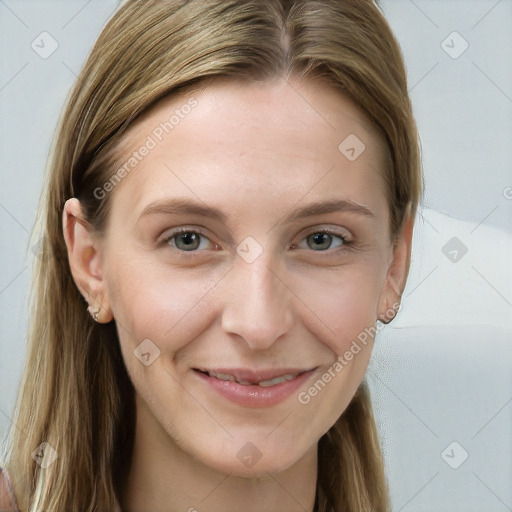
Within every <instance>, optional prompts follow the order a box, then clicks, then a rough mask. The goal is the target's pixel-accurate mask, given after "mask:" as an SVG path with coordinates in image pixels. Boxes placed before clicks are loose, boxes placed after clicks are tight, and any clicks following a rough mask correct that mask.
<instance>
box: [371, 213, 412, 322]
mask: <svg viewBox="0 0 512 512" xmlns="http://www.w3.org/2000/svg"><path fill="white" fill-rule="evenodd" d="M413 224H414V220H413V218H412V217H411V214H410V208H409V209H408V210H407V214H406V217H405V220H404V222H403V226H402V229H401V230H400V232H399V233H398V235H397V237H396V239H395V241H394V244H393V254H392V259H391V262H390V264H389V267H388V272H387V274H386V279H385V282H384V286H383V288H382V293H381V296H380V300H379V306H378V319H379V320H380V321H381V322H382V323H385V324H388V323H389V322H391V320H393V318H394V317H395V315H396V314H397V312H398V308H399V307H400V301H401V299H402V293H403V291H404V288H405V283H406V281H407V275H408V273H409V266H410V262H411V247H412V232H413Z"/></svg>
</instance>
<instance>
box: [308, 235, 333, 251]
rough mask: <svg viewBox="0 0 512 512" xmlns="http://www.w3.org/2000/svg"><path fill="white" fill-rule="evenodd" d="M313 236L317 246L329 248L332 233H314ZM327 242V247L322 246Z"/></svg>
mask: <svg viewBox="0 0 512 512" xmlns="http://www.w3.org/2000/svg"><path fill="white" fill-rule="evenodd" d="M312 238H313V240H314V241H315V244H316V245H315V247H317V248H318V247H320V248H328V247H329V245H330V243H329V238H330V235H329V234H327V233H315V234H314V235H312ZM326 242H327V247H321V245H322V244H324V246H325V243H326Z"/></svg>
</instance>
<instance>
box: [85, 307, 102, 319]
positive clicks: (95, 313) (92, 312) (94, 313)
mask: <svg viewBox="0 0 512 512" xmlns="http://www.w3.org/2000/svg"><path fill="white" fill-rule="evenodd" d="M87 311H88V312H89V313H90V314H91V316H92V318H93V319H94V321H95V322H97V321H98V320H99V318H100V308H98V309H97V310H96V311H93V309H92V306H88V307H87Z"/></svg>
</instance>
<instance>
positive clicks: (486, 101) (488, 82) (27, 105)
mask: <svg viewBox="0 0 512 512" xmlns="http://www.w3.org/2000/svg"><path fill="white" fill-rule="evenodd" d="M381 4H382V6H383V9H384V11H385V14H386V16H387V18H388V20H389V22H390V24H391V26H392V28H393V30H394V31H395V33H396V35H397V37H398V39H399V42H400V44H401V46H402V49H403V52H404V56H405V59H406V65H407V70H408V76H409V83H410V93H411V98H412V101H413V106H414V111H415V115H416V119H417V122H418V126H419V130H420V135H421V140H422V147H423V165H424V173H425V181H426V191H425V199H424V202H423V208H422V210H421V212H420V213H419V216H418V223H417V226H416V228H415V235H416V237H415V242H414V250H413V263H412V267H411V274H410V279H409V282H408V285H407V288H406V291H405V293H404V297H405V299H404V307H403V309H402V311H401V312H400V313H399V316H398V318H397V319H396V320H395V322H393V323H392V324H391V325H390V326H388V327H386V328H385V329H384V330H383V331H382V332H381V333H380V334H379V337H378V340H377V344H376V347H375V350H374V354H373V356H372V361H371V363H370V368H369V371H368V382H369V383H370V386H371V389H372V396H373V397H374V404H375V414H376V417H377V421H378V425H379V430H380V433H381V438H382V443H383V449H384V453H385V460H386V466H387V472H388V476H389V482H390V487H391V492H392V499H393V505H394V510H395V512H398V511H404V512H412V511H415V512H416V511H418V512H419V511H436V512H442V511H446V512H457V511H460V512H473V511H474V512H477V511H478V512H481V511H482V510H485V511H486V512H502V511H506V510H512V485H511V481H512V426H511V425H512V364H511V361H512V328H511V324H512V322H511V320H512V270H511V268H512V267H511V265H512V241H511V240H512V1H511V0H501V1H496V0H481V1H477V0H473V1H467V0H466V1H464V0H437V1H434V0H430V1H420V0H416V1H414V2H413V1H412V0H387V1H383V2H381ZM116 5H117V2H115V1H113V0H89V1H39V2H37V3H36V2H32V1H20V0H18V1H15V0H0V41H1V55H2V59H1V61H0V109H1V110H0V111H1V118H0V119H1V121H0V129H1V130H2V131H1V137H0V173H1V180H0V230H1V231H0V232H1V240H0V255H1V263H0V322H1V325H2V330H1V338H0V354H1V357H0V389H1V393H0V439H3V438H5V435H6V434H7V429H8V428H9V427H10V425H11V420H10V417H11V415H12V409H13V406H14V399H15V394H16V390H17V386H18V384H19V380H20V376H21V372H22V368H23V361H24V355H25V344H26V339H25V337H26V328H27V294H28V289H29V280H30V268H31V263H32V260H33V258H34V257H35V256H34V254H33V252H32V250H31V247H29V241H28V234H29V232H30V230H31V228H32V225H33V222H34V218H35V211H36V205H37V201H38V198H39V194H40V190H41V187H42V176H43V168H44V165H45V162H46V158H47V154H48V149H49V145H50V141H51V139H52V135H53V131H54V128H55V123H56V120H57V116H58V114H59V112H60V109H61V108H62V105H63V103H64V100H65V98H66V95H67V93H68V92H69V90H70V88H71V86H72V84H73V81H74V80H75V77H76V74H77V73H78V71H79V70H80V68H81V66H82V64H83V62H84V59H85V57H86V55H87V54H88V52H89V50H90V48H91V45H92V43H93V42H94V40H95V39H96V37H97V36H98V34H99V32H100V30H101V28H102V26H103V24H104V23H105V20H106V19H107V18H108V17H109V16H110V14H111V13H112V11H113V10H114V9H115V7H116ZM43 31H47V32H48V33H50V34H51V36H52V37H53V38H54V39H55V40H56V41H57V42H58V45H59V46H58V48H57V50H56V51H55V52H54V53H53V54H52V55H51V56H50V57H49V58H47V59H43V58H41V57H40V56H39V55H38V54H37V53H36V52H35V51H34V50H33V49H32V48H31V43H32V41H34V40H36V41H37V38H38V36H39V35H40V34H41V32H43ZM454 31H456V32H458V34H459V36H458V35H455V36H453V35H452V36H450V34H452V33H453V32H454ZM448 36H450V37H448ZM443 41H444V43H443ZM464 41H466V42H467V44H468V48H467V50H466V51H465V52H464V53H462V54H461V55H460V56H458V57H457V58H453V56H454V55H456V54H457V53H458V52H459V51H460V49H462V48H463V46H461V45H464V44H465V43H464ZM447 52H448V53H447ZM449 52H451V53H452V56H450V55H449ZM454 237H455V238H456V240H455V242H452V243H455V244H456V246H455V247H456V249H457V253H456V254H455V256H453V258H454V259H455V260H456V261H452V260H450V259H449V257H448V256H447V255H446V254H448V252H449V251H450V250H452V249H453V247H452V246H448V248H445V246H446V244H447V242H448V241H449V240H451V239H452V238H454ZM464 248H465V249H464ZM464 250H467V253H465V254H463V253H464ZM461 254H462V256H461ZM453 442H456V443H457V444H456V445H453V444H452V443H453ZM447 447H448V450H445V449H446V448H447ZM466 453H467V459H466V460H465V461H464V462H463V463H462V464H460V466H458V467H457V468H456V469H454V468H453V467H451V466H450V465H449V463H451V464H452V466H455V465H457V464H459V463H460V462H461V460H462V459H463V458H464V456H465V454H466ZM0 462H1V461H0Z"/></svg>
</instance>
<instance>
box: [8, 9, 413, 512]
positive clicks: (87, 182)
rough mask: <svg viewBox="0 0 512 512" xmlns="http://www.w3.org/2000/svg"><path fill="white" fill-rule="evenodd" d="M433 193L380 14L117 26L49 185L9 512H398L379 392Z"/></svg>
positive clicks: (150, 19) (122, 15) (99, 50)
mask: <svg viewBox="0 0 512 512" xmlns="http://www.w3.org/2000/svg"><path fill="white" fill-rule="evenodd" d="M420 193H421V170H420V153H419V143H418V136H417V131H416V126H415V122H414V119H413V115H412V109H411V105H410V100H409V97H408V93H407V81H406V73H405V70H404V65H403V60H402V55H401V52H400V49H399V47H398V44H397V42H396V40H395V38H394V36H393V35H392V33H391V30H390V28H389V26H388V24H387V22H386V21H385V19H384V17H383V15H382V13H381V12H380V10H379V8H378V6H377V5H376V4H375V3H374V2H373V1H370V0H364V1H362V0H344V1H340V0H296V1H295V0H290V1H285V0H264V1H263V0H243V1H240V0H208V2H205V1H204V0H158V1H148V0H143V1H142V0H135V1H128V2H126V3H124V4H123V5H122V6H121V7H120V8H119V10H118V11H117V12H116V13H115V15H114V16H113V17H112V19H111V20H110V21H109V23H108V24H107V25H106V27H105V28H104V30H103V32H102V33H101V35H100V36H99V38H98V41H97V42H96V45H95V47H94V49H93V50H92V52H91V54H90V56H89V58H88V60H87V62H86V64H85V67H84V68H83V70H82V72H81V73H80V76H79V78H78V80H77V83H76V85H75V87H74V89H73V91H72V94H71V96H70V98H69V101H68V104H67V106H66V108H65V109H64V112H63V115H62V118H61V121H60V126H59V130H58V133H57V135H56V138H55V145H54V148H53V153H52V156H51V159H50V161H49V165H48V176H47V180H46V182H45V189H44V192H43V195H42V200H41V203H40V210H39V214H38V221H39V223H38V226H37V229H36V230H35V233H36V235H35V236H37V237H40V236H41V235H44V238H43V241H44V243H43V248H42V251H43V252H42V257H41V258H38V262H37V266H36V268H35V279H34V290H33V309H32V314H31V319H30V325H31V328H30V332H29V345H28V351H27V360H26V365H25V369H24V375H23V380H22V385H21V389H20V392H19V398H18V402H17V407H16V414H15V417H14V421H13V424H14V425H16V427H15V428H14V429H13V431H12V432H11V436H10V438H9V439H10V445H9V446H10V449H9V453H8V456H7V457H6V459H5V460H6V463H5V464H4V467H5V469H6V471H4V475H6V479H5V481H4V485H5V489H6V492H7V490H8V491H9V492H8V493H7V494H8V496H7V497H5V500H6V501H5V503H7V505H4V507H5V506H12V507H13V509H14V510H16V509H20V510H23V511H30V512H36V511H37V512H40V511H45V512H63V511H80V512H83V511H91V512H92V511H98V512H105V511H109V512H119V511H126V512H143V511H148V510H151V511H152V512H163V511H166V512H169V511H172V512H175V511H189V512H192V511H199V512H216V511H221V510H222V511H224V512H226V511H238V510H244V511H249V512H252V511H254V512H255V511H263V510H264V511H265V512H273V511H277V510H279V511H283V510H284V511H286V512H294V511H308V512H311V511H315V512H320V511H322V512H327V511H336V512H342V511H343V512H361V511H382V512H384V511H389V510H390V509H391V505H390V502H389V496H388V491H387V484H386V478H385V474H384V466H383V460H382V455H381V451H380V445H379V440H378V435H377V430H376V426H375V422H374V418H373V414H372V407H371V401H370V396H369V393H368V389H367V386H366V384H365V381H364V375H365V371H366V368H367V364H368V362H369V359H370V356H371V350H372V345H373V338H374V335H375V332H376V327H375V326H376V322H377V321H379V320H380V321H381V322H384V323H387V322H389V321H391V320H392V318H393V317H394V315H395V314H396V312H397V310H398V307H399V304H400V298H401V294H402V291H403V289H404V286H405V281H406V277H407V273H408V269H409V259H410V248H411V235H412V228H413V219H414V215H415V211H416V207H417V205H418V201H419V197H420ZM9 476H10V481H8V480H7V478H8V477H9ZM9 496H10V502H11V503H10V505H9V499H8V498H9ZM16 501H17V502H16Z"/></svg>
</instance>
